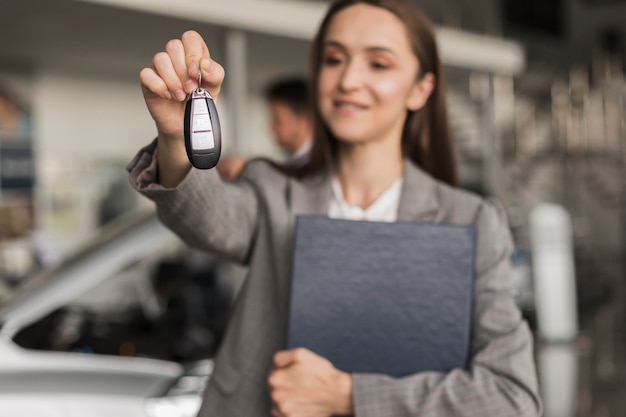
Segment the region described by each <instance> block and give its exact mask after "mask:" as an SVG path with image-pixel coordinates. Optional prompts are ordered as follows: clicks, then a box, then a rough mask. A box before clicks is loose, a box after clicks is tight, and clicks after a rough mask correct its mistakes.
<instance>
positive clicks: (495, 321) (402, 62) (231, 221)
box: [129, 0, 541, 417]
mask: <svg viewBox="0 0 626 417" xmlns="http://www.w3.org/2000/svg"><path fill="white" fill-rule="evenodd" d="M199 66H200V67H201V68H202V81H203V87H204V88H207V89H208V90H209V91H210V92H211V94H212V95H213V96H214V97H216V96H217V95H218V93H219V89H220V86H221V83H222V79H223V77H224V70H223V69H222V67H221V66H220V65H219V64H217V63H216V62H214V61H212V60H211V59H210V57H209V51H208V49H207V47H206V45H205V43H204V41H203V40H202V39H201V37H200V36H199V35H198V34H197V33H195V32H187V33H185V34H184V35H183V36H182V38H181V40H173V41H170V42H169V43H168V44H167V46H166V50H165V52H161V53H159V54H157V55H155V57H154V67H153V68H148V69H144V70H143V71H142V72H141V75H140V78H141V82H142V88H143V92H144V97H145V101H146V104H147V106H148V109H149V111H150V113H151V114H152V117H153V118H154V120H155V122H156V125H157V129H158V138H157V140H156V141H155V142H153V143H152V144H151V145H149V146H147V147H146V148H144V149H142V150H141V151H140V152H139V154H138V155H137V156H136V157H135V159H134V160H133V162H131V164H130V165H129V171H130V173H131V181H132V183H133V184H134V185H135V186H136V188H137V189H138V190H139V191H140V192H141V193H143V194H144V195H146V196H147V197H149V198H151V199H152V200H154V201H155V202H156V204H157V208H158V213H159V216H160V218H161V219H162V221H163V222H164V223H165V224H166V225H168V226H169V227H170V228H171V229H173V230H174V231H176V233H178V234H179V235H180V236H181V237H182V238H183V239H184V240H185V241H187V242H188V243H190V244H192V245H194V246H197V247H200V248H204V249H207V250H211V251H214V252H216V251H217V252H219V253H222V254H224V255H226V256H229V257H231V258H233V259H235V260H238V261H239V262H243V263H246V264H248V265H250V273H249V276H248V277H247V280H246V282H245V284H244V286H243V288H242V290H241V293H240V296H239V299H238V302H237V303H236V306H235V308H234V312H233V316H232V318H231V321H230V325H229V328H228V330H227V333H226V335H225V337H224V340H223V343H222V348H221V350H220V352H219V354H218V356H217V358H216V363H215V370H214V373H213V376H212V378H211V380H210V381H209V384H208V386H207V388H206V392H205V397H204V402H203V406H202V409H201V411H200V415H202V416H269V415H273V416H331V415H356V416H358V417H363V416H383V417H389V416H435V415H441V416H499V417H502V416H513V415H515V416H518V415H525V416H531V415H538V414H539V413H540V408H541V406H540V401H539V399H538V396H537V382H536V375H535V368H534V363H533V357H532V341H531V336H530V333H529V330H528V328H527V326H526V325H525V323H524V321H523V320H522V318H521V317H520V313H519V311H518V310H517V308H516V305H515V302H514V298H513V285H512V281H511V276H510V275H511V274H510V269H509V262H508V256H509V253H510V250H511V239H510V235H509V233H508V229H507V225H506V222H505V220H504V217H503V216H502V213H501V210H499V209H498V208H497V206H495V205H493V204H490V203H488V202H486V201H483V200H481V199H479V198H478V197H476V196H473V195H471V194H469V193H466V192H463V191H460V190H458V189H455V188H453V187H451V186H450V185H454V184H455V182H456V175H455V172H454V168H453V167H454V163H453V157H452V155H453V151H452V146H451V140H450V135H449V129H448V123H447V120H446V108H445V103H444V91H443V82H442V77H443V75H442V73H441V68H440V63H439V59H438V55H437V50H436V47H435V40H434V34H433V29H432V27H431V25H430V23H429V22H428V20H427V19H426V18H425V17H424V16H423V15H422V14H421V13H420V12H419V11H417V10H416V9H415V8H414V7H413V6H412V5H411V4H410V3H409V2H408V1H405V0H340V1H338V2H336V3H334V4H333V5H332V6H331V7H330V9H329V11H328V14H327V16H326V18H325V20H324V21H323V23H322V25H321V28H320V30H319V33H318V35H317V37H316V39H315V41H314V44H313V54H312V74H313V77H312V78H313V82H312V86H313V91H315V94H314V101H315V108H314V110H315V115H316V126H315V128H316V131H315V143H314V148H313V153H312V158H311V161H310V162H309V163H308V164H307V165H306V166H304V167H302V168H300V169H298V170H297V171H293V172H291V171H288V170H286V169H279V168H278V167H274V166H272V165H271V164H269V163H267V162H264V161H256V162H252V163H249V164H248V166H247V168H246V170H245V171H244V173H243V175H242V176H241V177H240V179H239V180H238V181H237V182H236V183H234V184H225V183H224V182H222V181H221V179H220V177H219V175H218V174H217V173H216V172H214V170H209V171H200V170H195V169H190V164H189V162H188V160H187V156H186V153H185V148H184V144H183V129H182V127H183V110H184V100H185V97H186V94H187V93H189V92H191V91H192V90H193V89H194V88H195V87H197V78H196V77H197V73H198V68H199ZM433 177H434V178H433ZM445 183H448V184H450V185H448V184H445ZM298 214H317V215H329V216H331V217H341V218H350V219H361V220H383V221H396V220H403V221H422V222H434V223H451V224H473V225H475V227H476V230H477V231H478V241H477V253H476V260H475V264H476V271H475V274H476V285H475V290H476V294H475V311H474V317H473V319H474V320H473V323H474V324H473V326H474V327H473V340H472V351H471V363H470V367H469V369H468V370H464V369H455V370H453V371H451V372H449V373H439V372H424V373H419V374H415V375H410V376H408V377H405V378H400V379H395V378H391V377H388V376H385V375H377V374H347V373H345V372H342V371H340V370H338V369H335V368H334V367H333V365H332V364H331V363H330V362H328V361H327V360H325V359H324V358H322V357H320V356H318V355H316V354H315V353H313V352H311V351H308V350H306V349H294V350H290V351H285V350H282V349H283V346H284V344H285V335H284V329H285V328H286V316H287V306H288V288H289V264H290V259H291V252H292V248H291V244H292V235H293V225H294V218H295V216H296V215H298Z"/></svg>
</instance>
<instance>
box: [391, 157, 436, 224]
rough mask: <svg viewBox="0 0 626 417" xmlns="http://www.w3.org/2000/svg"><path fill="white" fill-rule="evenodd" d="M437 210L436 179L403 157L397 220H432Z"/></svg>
mask: <svg viewBox="0 0 626 417" xmlns="http://www.w3.org/2000/svg"><path fill="white" fill-rule="evenodd" d="M438 210H439V196H438V195H437V183H436V181H435V180H434V179H433V178H432V177H431V176H430V175H428V174H427V173H425V172H424V171H422V170H421V169H420V168H418V167H417V166H416V165H415V164H414V163H413V162H412V161H411V160H409V159H405V160H404V179H403V183H402V194H401V196H400V204H399V206H398V220H399V221H406V222H412V221H421V222H432V221H434V220H435V216H436V214H437V212H438Z"/></svg>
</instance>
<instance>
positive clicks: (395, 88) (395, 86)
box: [373, 77, 412, 103]
mask: <svg viewBox="0 0 626 417" xmlns="http://www.w3.org/2000/svg"><path fill="white" fill-rule="evenodd" d="M411 86H412V83H410V82H408V81H407V80H402V79H399V77H394V78H389V79H385V80H379V81H378V82H377V83H375V84H374V86H373V88H374V90H375V91H376V94H377V95H378V97H379V99H380V100H381V101H393V100H397V101H398V103H404V102H405V101H406V99H407V97H408V96H409V92H410V90H411Z"/></svg>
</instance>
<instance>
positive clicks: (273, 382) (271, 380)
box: [267, 369, 283, 388]
mask: <svg viewBox="0 0 626 417" xmlns="http://www.w3.org/2000/svg"><path fill="white" fill-rule="evenodd" d="M282 379H283V378H282V373H281V371H279V370H277V369H272V370H271V371H270V372H269V374H268V376H267V384H268V385H269V386H270V387H271V388H276V387H278V386H279V385H280V383H281V381H282Z"/></svg>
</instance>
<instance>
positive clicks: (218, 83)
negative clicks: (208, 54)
mask: <svg viewBox="0 0 626 417" xmlns="http://www.w3.org/2000/svg"><path fill="white" fill-rule="evenodd" d="M224 74H225V72H224V67H222V66H221V65H220V64H218V63H217V62H215V61H213V60H211V65H210V66H209V70H205V69H204V67H202V85H204V86H205V88H206V89H207V90H209V93H211V95H212V96H213V97H214V98H215V97H217V95H218V94H219V92H220V89H221V87H222V81H224Z"/></svg>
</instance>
